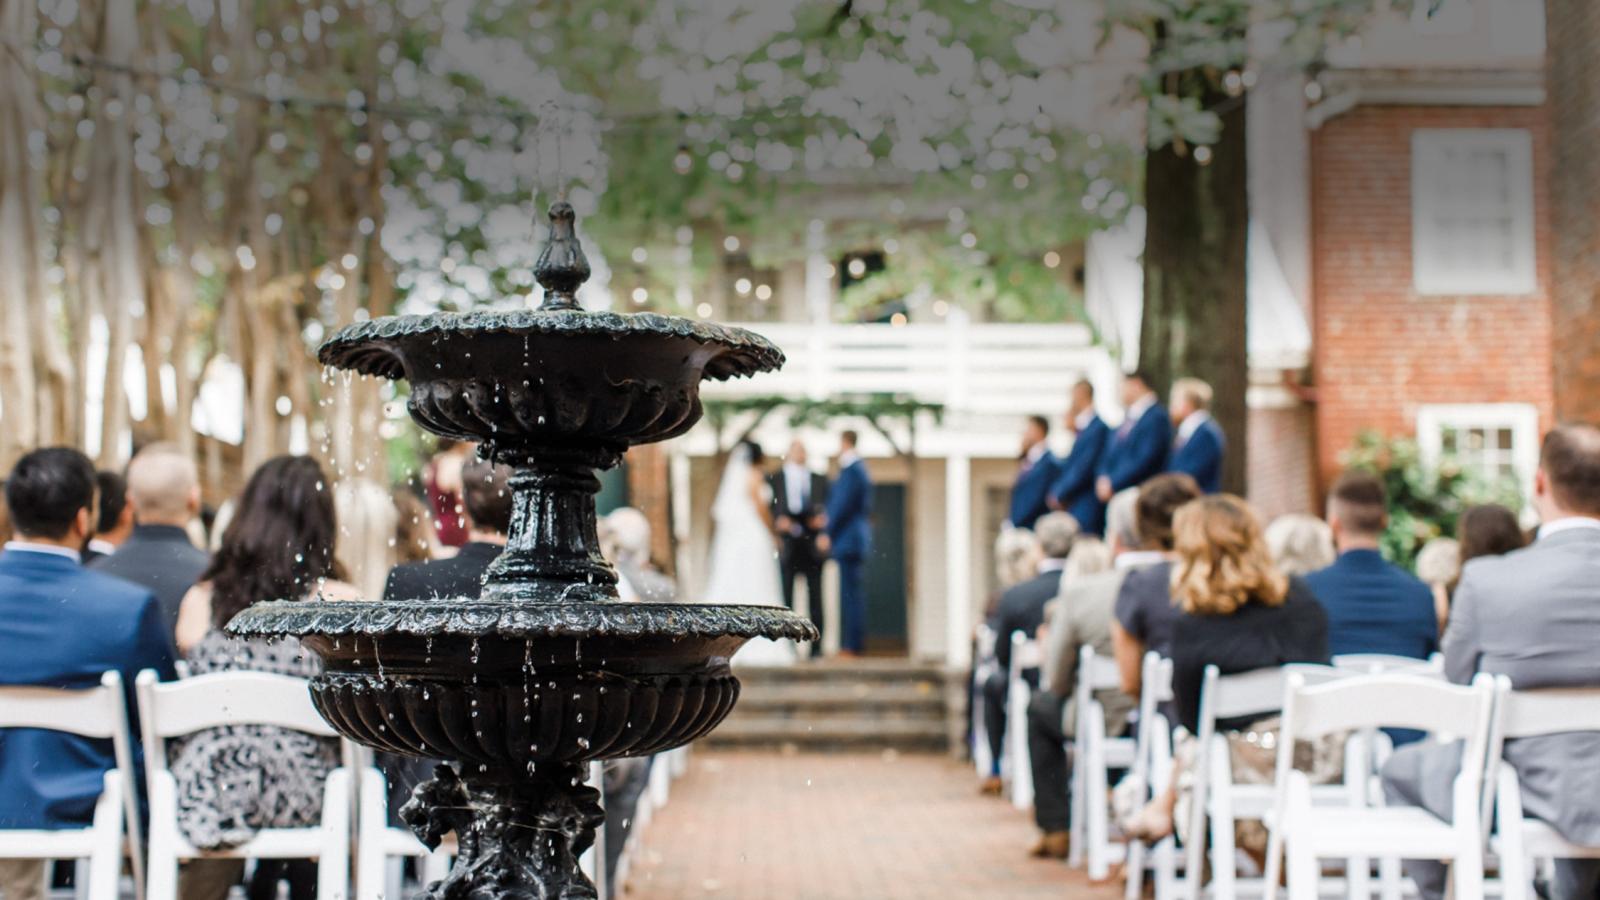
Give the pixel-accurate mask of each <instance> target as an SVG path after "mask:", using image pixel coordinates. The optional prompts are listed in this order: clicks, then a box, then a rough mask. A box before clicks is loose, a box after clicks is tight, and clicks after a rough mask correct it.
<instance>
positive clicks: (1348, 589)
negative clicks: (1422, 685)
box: [1306, 550, 1439, 659]
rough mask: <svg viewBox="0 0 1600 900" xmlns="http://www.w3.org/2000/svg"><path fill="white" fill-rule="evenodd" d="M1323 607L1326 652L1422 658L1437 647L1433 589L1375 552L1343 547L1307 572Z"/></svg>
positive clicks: (1308, 582)
mask: <svg viewBox="0 0 1600 900" xmlns="http://www.w3.org/2000/svg"><path fill="white" fill-rule="evenodd" d="M1306 584H1307V585H1308V586H1309V587H1310V588H1311V592H1312V593H1313V594H1316V596H1317V599H1318V600H1319V601H1321V602H1322V606H1323V608H1324V609H1326V610H1327V611H1328V651H1329V652H1330V653H1332V654H1333V655H1334V656H1338V655H1340V654H1344V653H1388V654H1391V655H1394V656H1409V657H1412V658H1414V659H1427V658H1428V656H1429V655H1430V654H1432V653H1433V652H1434V651H1436V650H1438V649H1439V619H1438V615H1437V614H1436V613H1435V612H1434V608H1433V592H1432V591H1430V590H1428V586H1427V585H1425V584H1423V583H1422V582H1421V581H1418V580H1417V579H1416V577H1414V576H1412V575H1411V574H1410V573H1408V572H1406V571H1404V570H1402V569H1401V568H1400V567H1398V566H1395V565H1391V564H1390V563H1389V562H1388V561H1386V560H1385V559H1384V558H1383V555H1382V554H1380V553H1379V552H1378V551H1376V550H1347V551H1345V552H1344V553H1341V554H1340V555H1339V558H1338V559H1337V560H1335V561H1334V563H1333V565H1331V566H1329V567H1327V568H1326V569H1323V570H1321V571H1320V572H1312V573H1311V574H1310V575H1307V576H1306Z"/></svg>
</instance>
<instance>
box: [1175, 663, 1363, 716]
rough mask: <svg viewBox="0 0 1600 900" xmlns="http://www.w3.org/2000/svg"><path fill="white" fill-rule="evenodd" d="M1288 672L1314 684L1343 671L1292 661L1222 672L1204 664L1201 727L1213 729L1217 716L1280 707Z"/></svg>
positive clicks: (1264, 713)
mask: <svg viewBox="0 0 1600 900" xmlns="http://www.w3.org/2000/svg"><path fill="white" fill-rule="evenodd" d="M1291 672H1293V673H1298V674H1299V675H1300V676H1301V677H1302V678H1303V679H1305V680H1306V681H1307V682H1309V683H1313V684H1320V683H1322V682H1325V681H1332V680H1336V679H1338V678H1340V677H1342V676H1343V674H1344V673H1341V672H1340V671H1339V670H1337V669H1334V668H1332V667H1331V666H1314V665H1300V664H1295V665H1287V666H1273V667H1270V668H1266V669H1253V670H1251V671H1249V672H1239V673H1237V674H1234V675H1223V674H1222V672H1221V671H1220V670H1219V669H1218V668H1217V667H1216V666H1206V674H1205V681H1204V682H1203V684H1202V686H1201V693H1200V720H1201V723H1202V729H1203V730H1208V731H1209V730H1213V727H1214V726H1215V723H1216V722H1217V720H1219V719H1241V718H1245V717H1247V716H1268V715H1271V714H1272V713H1276V712H1278V711H1279V710H1281V709H1283V690H1284V684H1285V679H1286V678H1287V677H1288V676H1289V674H1290V673H1291ZM1208 726H1213V727H1208Z"/></svg>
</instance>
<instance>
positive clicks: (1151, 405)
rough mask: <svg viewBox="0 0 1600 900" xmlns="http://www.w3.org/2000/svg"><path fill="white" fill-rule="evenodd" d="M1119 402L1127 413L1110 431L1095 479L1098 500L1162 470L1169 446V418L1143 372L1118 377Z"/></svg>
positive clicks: (1106, 499)
mask: <svg viewBox="0 0 1600 900" xmlns="http://www.w3.org/2000/svg"><path fill="white" fill-rule="evenodd" d="M1122 405H1123V407H1124V408H1125V409H1126V410H1127V416H1126V417H1125V418H1124V419H1123V420H1122V424H1121V425H1119V426H1117V430H1116V431H1115V432H1113V433H1112V435H1111V440H1110V441H1109V442H1108V445H1107V447H1106V452H1105V455H1104V456H1102V457H1101V458H1100V474H1099V477H1098V478H1097V479H1096V481H1095V496H1096V497H1099V498H1100V502H1101V503H1110V502H1111V498H1112V496H1114V495H1115V494H1117V493H1119V492H1121V491H1125V490H1127V489H1128V488H1131V487H1138V486H1139V485H1141V484H1143V483H1144V482H1145V481H1147V480H1148V479H1150V478H1151V477H1153V476H1156V475H1160V474H1161V473H1162V472H1164V471H1166V468H1167V451H1169V450H1170V449H1172V420H1171V419H1168V418H1167V411H1166V409H1165V408H1164V407H1162V405H1161V401H1160V399H1159V398H1157V397H1156V392H1155V390H1154V389H1153V388H1151V387H1150V379H1149V377H1148V376H1147V375H1145V374H1144V373H1143V372H1131V373H1129V374H1128V375H1127V377H1125V378H1124V379H1123V380H1122Z"/></svg>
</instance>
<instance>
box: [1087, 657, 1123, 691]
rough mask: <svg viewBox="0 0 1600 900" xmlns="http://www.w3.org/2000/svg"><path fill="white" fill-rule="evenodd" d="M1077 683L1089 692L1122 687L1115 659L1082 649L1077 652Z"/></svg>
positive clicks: (1119, 671)
mask: <svg viewBox="0 0 1600 900" xmlns="http://www.w3.org/2000/svg"><path fill="white" fill-rule="evenodd" d="M1078 683H1079V684H1080V685H1082V686H1083V687H1082V688H1081V689H1082V690H1087V691H1090V692H1094V691H1107V690H1112V689H1115V688H1120V687H1122V672H1121V670H1119V669H1118V668H1117V661H1116V660H1115V659H1112V658H1111V657H1109V656H1101V655H1100V654H1098V653H1096V652H1094V648H1093V647H1084V648H1083V649H1081V650H1079V651H1078Z"/></svg>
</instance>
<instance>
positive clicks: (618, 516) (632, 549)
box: [606, 506, 822, 603]
mask: <svg viewBox="0 0 1600 900" xmlns="http://www.w3.org/2000/svg"><path fill="white" fill-rule="evenodd" d="M606 524H607V525H609V526H610V527H611V539H612V541H613V543H615V545H616V552H617V575H618V576H619V577H620V578H622V580H623V581H626V582H627V583H628V585H629V587H631V588H632V589H633V592H634V594H635V595H637V596H638V598H639V600H641V601H642V602H645V603H672V602H675V601H676V600H677V599H678V583H677V582H676V581H673V580H672V578H671V576H668V575H664V574H662V572H661V571H660V570H659V569H657V568H656V567H655V563H653V562H651V560H650V550H651V546H650V543H651V528H650V520H649V519H648V518H646V517H645V514H644V513H642V512H640V511H639V510H637V509H634V508H633V507H631V506H624V507H621V508H620V509H614V510H612V511H611V513H610V514H609V515H607V516H606ZM817 602H818V603H821V602H822V598H821V597H820V596H819V597H818V598H817Z"/></svg>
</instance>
